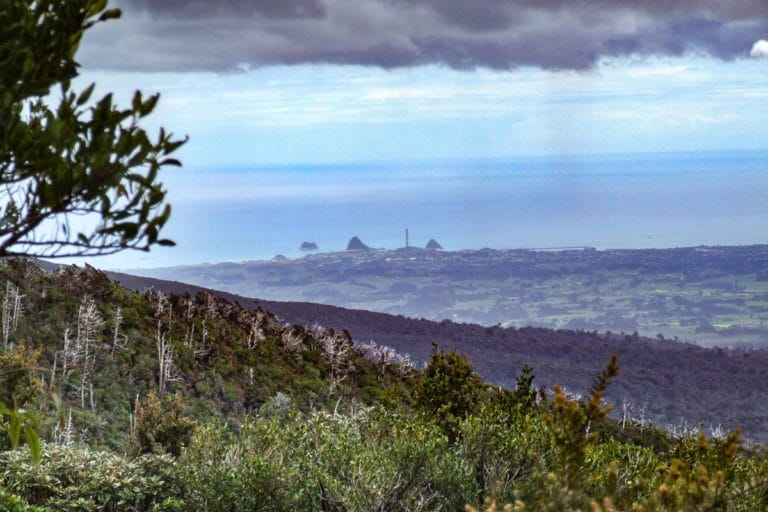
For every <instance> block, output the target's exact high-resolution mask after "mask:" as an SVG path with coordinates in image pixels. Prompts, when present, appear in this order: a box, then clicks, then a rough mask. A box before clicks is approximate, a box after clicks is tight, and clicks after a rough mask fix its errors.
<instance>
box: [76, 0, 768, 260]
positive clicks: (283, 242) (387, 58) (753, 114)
mask: <svg viewBox="0 0 768 512" xmlns="http://www.w3.org/2000/svg"><path fill="white" fill-rule="evenodd" d="M111 5H112V6H114V7H120V8H121V9H122V10H123V16H122V18H121V19H120V20H115V21H111V22H108V23H104V24H98V25H97V26H95V27H93V28H92V29H90V30H89V31H88V33H87V34H86V35H85V37H84V39H83V42H82V45H81V48H80V52H79V53H78V58H79V59H80V61H81V63H82V68H81V70H80V71H81V76H80V77H79V78H78V79H77V81H76V85H77V86H78V87H84V86H85V85H86V84H88V83H90V82H92V81H93V82H96V84H97V86H96V91H97V93H101V94H104V93H106V92H114V93H115V99H116V101H117V103H118V104H125V103H128V102H129V101H130V98H131V96H132V94H133V91H134V90H135V89H141V90H142V91H144V92H145V93H147V94H149V93H153V92H159V93H160V94H161V99H160V102H159V106H158V108H157V110H156V111H155V112H154V113H153V115H152V116H151V117H149V118H147V120H146V123H145V126H146V127H147V128H148V129H149V130H150V131H153V130H155V129H157V128H159V127H160V126H163V127H164V128H165V129H166V130H167V131H170V132H173V133H175V134H177V135H182V136H183V135H189V142H188V143H187V144H186V145H185V146H184V147H182V148H181V150H180V151H179V152H178V155H177V156H178V157H179V158H180V159H181V160H182V161H183V163H184V165H185V168H184V169H181V170H177V169H170V170H168V171H167V172H165V173H163V175H161V180H162V181H164V182H165V184H166V186H167V188H168V190H169V195H168V199H169V202H170V203H171V204H172V206H173V208H174V211H173V214H172V217H171V221H170V224H169V225H168V228H167V230H166V231H165V232H164V233H163V235H164V236H167V237H169V238H172V239H176V241H177V242H178V243H179V245H178V247H176V248H175V249H171V250H167V249H164V248H158V249H155V250H153V251H152V252H150V253H149V254H144V253H130V254H126V255H119V256H116V257H110V258H102V259H93V260H90V262H91V263H92V264H94V265H96V266H100V267H105V268H136V267H142V266H158V265H167V264H177V263H178V264H181V263H190V262H203V261H221V260H235V261H240V260H248V259H253V258H271V257H272V256H274V255H275V254H278V253H280V254H285V255H287V256H291V254H290V251H291V250H297V248H298V245H299V244H300V243H301V242H302V241H315V242H317V243H318V244H320V249H321V250H332V249H335V250H340V249H343V248H344V246H345V244H346V241H347V240H348V239H349V238H350V237H351V236H353V235H357V236H359V237H361V239H362V240H363V241H364V242H366V243H368V244H369V245H371V246H385V247H392V246H393V244H394V243H396V242H395V241H396V240H399V239H401V238H402V232H403V230H404V229H405V228H406V227H409V228H411V229H412V232H413V234H414V235H413V237H414V240H415V239H417V237H418V236H423V238H424V243H426V240H428V239H429V238H435V239H437V240H438V241H440V243H442V244H443V245H444V246H445V247H446V248H450V249H461V248H479V247H482V246H491V247H494V246H496V247H525V246H530V245H532V244H535V245H542V244H544V245H562V244H565V245H592V246H596V247H611V246H614V247H628V246H633V247H645V246H669V247H674V246H682V245H689V244H693V245H701V244H717V243H734V242H735V243H760V242H765V240H764V239H763V236H764V235H763V232H764V231H765V225H766V224H768V187H766V185H765V180H766V178H765V176H766V175H768V156H766V155H768V139H766V137H765V126H768V82H766V80H765V77H766V71H768V69H767V66H768V11H766V9H765V5H764V2H755V1H749V2H742V1H736V0H732V1H723V2H713V1H712V2H710V1H707V2H690V1H688V0H684V1H680V2H673V3H671V4H665V7H664V8H663V9H661V8H657V7H658V6H653V5H651V4H647V3H644V2H628V3H622V4H621V5H618V4H610V3H605V2H597V1H594V2H579V3H572V2H565V1H555V2H547V3H543V4H542V3H539V4H537V3H533V2H525V1H510V2H503V3H494V4H490V3H486V2H469V3H467V2H466V1H465V0H461V1H460V2H457V1H454V0H446V1H444V2H434V1H432V0H416V1H414V2H394V3H393V2H387V1H385V0H360V1H359V2H353V3H349V2H342V1H339V0H286V1H285V2H279V3H274V2H249V1H246V0H227V1H226V2H214V1H209V0H202V1H199V2H190V3H186V4H184V3H181V4H179V3H171V4H168V3H167V2H160V1H158V0H115V1H113V2H111ZM719 152H722V154H724V155H740V156H739V158H741V159H742V162H741V164H740V165H742V164H745V162H746V161H747V160H749V158H753V160H754V161H751V162H748V166H750V169H751V170H750V171H749V172H748V173H746V174H745V172H744V171H743V169H742V170H740V171H739V172H737V173H736V174H732V173H729V170H728V169H727V168H723V167H717V166H715V167H717V169H716V170H713V171H712V174H707V173H706V172H704V173H698V174H696V176H695V177H693V178H692V177H690V176H688V177H686V175H685V173H686V172H694V171H695V172H698V171H697V170H696V169H695V166H694V168H692V169H688V170H685V169H681V168H678V172H679V173H682V174H679V175H678V176H677V177H676V180H675V181H674V183H667V182H666V181H665V177H664V175H663V173H659V172H658V169H657V168H656V163H659V162H662V161H666V160H669V159H676V158H680V157H681V156H680V155H683V156H682V157H683V158H694V159H696V158H700V157H701V155H705V156H706V157H707V158H711V159H714V160H717V159H718V158H720V156H719ZM526 155H540V156H538V157H528V156H526ZM627 155H633V156H632V157H631V158H630V159H629V160H627V159H626V156H627ZM744 157H746V158H744ZM622 159H624V162H622ZM550 160H551V161H555V162H565V163H566V164H568V165H572V169H571V170H572V171H573V172H572V173H571V174H569V175H568V178H567V179H560V178H557V179H555V178H552V176H551V175H549V174H547V172H546V169H538V171H535V172H538V173H540V174H539V175H538V176H539V178H540V179H538V178H537V179H535V180H534V179H528V181H527V182H524V183H521V184H519V186H518V187H515V186H513V185H514V184H513V181H511V180H512V178H514V175H513V174H508V175H505V173H507V172H508V171H509V168H506V170H502V171H500V170H499V169H504V166H505V165H506V164H507V163H509V162H522V163H521V166H522V167H526V166H527V167H526V168H528V169H535V168H536V162H540V161H550ZM611 160H616V161H618V162H619V164H618V165H617V167H627V168H628V169H625V171H626V172H631V173H635V175H637V176H638V178H637V180H639V181H637V183H636V184H635V185H641V186H640V188H639V189H638V191H637V194H636V195H635V196H633V195H632V194H631V190H626V189H624V188H622V187H624V186H626V183H624V184H622V183H618V182H615V181H611V179H608V178H606V175H605V174H603V175H600V176H601V177H600V179H597V180H596V181H595V182H592V181H591V180H592V179H593V178H594V176H595V174H590V169H589V166H587V165H584V162H591V163H594V162H604V161H611ZM627 161H629V162H635V163H634V164H631V165H626V166H625V165H624V163H625V162H627ZM473 162H475V163H476V162H481V163H480V164H479V165H481V167H482V166H486V167H484V169H485V171H484V170H483V169H479V170H478V169H475V170H472V169H471V168H470V167H471V166H472V165H474V164H473ZM637 162H641V163H642V162H644V164H642V165H641V164H638V163H637ZM494 166H496V167H494ZM356 167H363V168H366V169H368V171H367V173H361V172H359V171H357V170H355V168H356ZM446 169H448V171H446ZM451 169H452V170H451ZM713 169H714V168H713ZM603 171H604V170H603ZM603 171H601V172H603ZM451 172H454V173H458V174H461V173H464V174H463V175H461V176H459V175H458V174H451ZM488 173H491V174H492V175H488ZM494 173H495V174H494ZM641 175H642V176H641ZM643 176H644V177H643ZM550 178H552V179H550ZM739 180H742V182H741V183H739ZM625 181H626V180H625ZM630 181H631V180H629V181H627V182H630ZM635 185H633V186H635ZM531 186H533V187H534V188H533V189H531V188H530V187H531ZM483 187H485V188H483ZM425 191H438V192H439V193H437V194H434V193H429V194H426V193H425ZM521 191H522V192H521ZM462 192H464V193H465V196H466V197H471V199H472V200H465V201H462ZM399 193H401V194H402V197H403V198H404V199H403V202H402V204H399V203H398V202H397V199H396V198H397V197H398V196H397V194H399ZM483 193H484V194H485V195H483ZM345 194H353V195H352V196H350V197H353V198H355V197H356V198H358V199H360V201H358V203H354V201H353V202H352V203H350V204H349V205H347V210H345V209H344V207H343V206H340V205H339V201H340V200H342V199H344V197H345ZM409 194H411V195H409ZM413 194H422V196H424V197H423V199H424V200H423V201H421V203H419V202H418V201H417V200H416V199H414V197H413V196H412V195H413ZM425 194H426V195H425ZM440 194H442V196H443V199H444V200H445V201H443V202H441V201H440V200H439V198H437V197H436V195H440ZM505 194H506V195H505ZM519 194H528V196H525V197H529V196H530V195H531V194H533V195H534V196H535V195H536V194H539V195H540V196H541V198H542V201H541V204H536V203H533V202H526V200H524V198H523V197H522V196H520V195H519ZM729 194H730V195H731V196H733V199H729V198H728V197H727V196H728V195H729ZM654 195H655V196H658V197H659V198H660V200H659V201H658V205H657V206H658V208H654V203H653V196H654ZM676 195H677V196H682V197H684V198H685V200H684V201H683V204H682V205H679V204H677V203H676V201H675V196H676ZM448 196H450V197H448ZM486 197H491V198H492V200H491V201H486V200H485V199H484V198H486ZM637 197H639V198H641V199H640V201H639V204H636V203H638V201H637V200H636V198H637ZM362 198H365V201H363V199H362ZM584 198H588V199H589V200H591V201H592V202H593V204H594V207H593V210H594V211H597V212H598V213H597V214H593V213H592V212H591V211H590V206H589V203H587V202H585V201H586V199H584ZM605 198H608V201H607V203H608V204H603V203H605V202H606V200H605ZM610 198H614V199H610ZM322 201H325V204H326V206H327V205H331V206H330V207H328V208H324V207H323V206H322ZM510 202H518V203H520V205H521V206H520V208H518V209H515V208H514V207H510V206H509V205H508V203H510ZM257 203H260V204H261V206H259V205H258V204H257ZM494 208H495V209H496V210H498V211H501V212H502V213H501V214H499V216H500V217H501V221H499V222H501V223H499V222H496V221H498V219H496V221H494V222H491V223H490V224H488V225H486V226H482V225H481V224H482V222H484V221H485V220H487V219H491V220H494V217H493V215H494V213H493V209H494ZM686 208H687V210H686ZM625 209H629V210H632V212H633V213H632V214H631V215H630V214H627V213H626V212H624V210H625ZM665 212H669V216H668V218H665V217H664V215H665ZM431 214H434V215H435V218H436V221H435V222H433V223H432V224H430V222H429V216H430V215H431ZM611 216H614V217H616V219H615V220H616V222H613V223H611V222H609V221H610V220H611V219H610V217H611ZM518 221H520V222H518ZM523 221H524V223H521V222H523ZM503 223H506V224H507V225H509V226H511V229H514V230H516V232H517V236H512V235H509V236H500V235H498V233H499V232H500V231H501V230H502V228H503ZM655 224H659V226H660V227H659V228H658V229H656V228H655ZM303 227H306V228H307V229H306V233H305V232H303V231H302V228H303ZM449 228H453V231H454V232H455V233H454V232H452V231H451V230H450V229H449ZM472 229H473V230H474V231H476V233H475V234H472V233H469V231H470V230H472ZM622 230H623V231H622ZM332 231H333V232H332ZM550 242H551V243H550ZM294 247H295V248H296V249H292V248H294Z"/></svg>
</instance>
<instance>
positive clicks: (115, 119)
mask: <svg viewBox="0 0 768 512" xmlns="http://www.w3.org/2000/svg"><path fill="white" fill-rule="evenodd" d="M119 15H120V11H119V10H116V9H110V10H108V9H107V0H67V1H66V2H61V1H59V0H35V1H30V0H7V1H4V2H3V3H2V7H1V8H0V257H2V256H14V255H16V256H18V255H26V256H38V257H47V258H50V257H64V256H92V255H99V254H111V253H114V252H117V251H120V250H123V249H126V248H132V249H142V250H148V249H149V247H150V246H152V245H154V244H160V245H172V244H173V242H171V241H170V240H165V239H161V238H159V231H160V229H161V228H162V227H163V225H164V224H165V222H166V221H167V220H168V217H169V215H170V206H169V205H167V204H165V203H164V198H165V190H164V189H163V187H162V184H161V183H158V182H157V175H158V171H159V170H160V169H161V168H162V167H164V166H168V165H180V164H179V162H178V161H177V160H175V159H172V158H169V155H170V154H171V153H173V151H175V150H176V149H177V148H178V147H179V146H180V145H181V144H183V142H184V141H183V140H174V139H173V137H172V136H171V135H169V134H166V133H165V131H164V130H163V129H160V133H159V135H158V136H157V137H156V139H155V140H154V141H153V140H151V139H150V137H149V135H148V134H147V133H146V132H145V131H144V130H143V129H141V127H140V126H139V123H140V122H141V121H142V120H143V119H144V118H145V117H146V116H147V115H149V114H150V113H151V112H152V110H153V109H154V108H155V105H156V103H157V99H158V96H157V95H154V96H151V97H149V98H144V97H143V96H142V94H141V92H139V91H137V92H136V93H135V95H134V96H133V101H132V103H131V106H130V107H129V108H127V109H119V108H117V107H116V106H115V105H114V104H113V101H112V95H111V94H107V95H105V96H104V97H103V98H101V99H99V100H93V99H92V98H91V96H92V93H93V90H94V84H91V85H90V86H88V87H86V88H85V89H84V90H82V91H74V90H73V88H72V80H73V79H74V78H75V77H76V76H77V74H78V72H77V68H78V63H77V61H76V60H75V53H76V52H77V49H78V45H79V44H80V40H81V38H82V36H83V33H84V32H85V31H86V30H87V29H88V28H89V27H91V26H93V25H94V24H96V23H99V22H102V21H105V20H108V19H110V18H117V17H118V16H119ZM57 98H58V99H57Z"/></svg>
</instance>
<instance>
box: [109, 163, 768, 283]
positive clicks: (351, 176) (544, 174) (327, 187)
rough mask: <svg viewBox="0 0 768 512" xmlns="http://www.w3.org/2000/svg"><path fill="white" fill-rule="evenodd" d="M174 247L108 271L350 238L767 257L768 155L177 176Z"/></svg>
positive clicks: (265, 253)
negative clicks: (732, 248) (730, 248)
mask: <svg viewBox="0 0 768 512" xmlns="http://www.w3.org/2000/svg"><path fill="white" fill-rule="evenodd" d="M163 181H164V182H165V184H166V187H167V188H168V190H169V195H168V199H169V201H170V202H171V203H172V205H173V214H172V217H171V221H170V222H169V224H168V226H167V229H166V230H165V231H164V233H163V234H164V235H165V236H168V237H170V238H172V239H174V240H175V241H176V243H177V247H175V248H173V249H159V250H153V251H152V252H151V253H149V254H147V255H145V256H144V257H138V258H137V257H136V255H127V257H126V256H124V257H123V259H117V260H112V261H109V262H104V263H106V264H104V263H102V262H101V261H100V262H99V263H100V266H102V267H104V268H137V267H160V266H170V265H179V264H195V263H202V262H211V263H213V262H220V261H246V260H255V259H270V258H272V257H274V256H275V255H277V254H282V255H284V256H286V257H289V258H295V257H300V256H302V255H303V254H304V253H302V252H301V251H300V250H299V246H300V245H301V243H302V242H304V241H307V242H315V243H317V244H318V246H319V248H320V251H321V252H330V251H340V250H344V249H345V248H346V245H347V242H348V241H349V239H350V238H351V237H352V236H357V237H359V238H360V239H361V240H362V241H363V242H364V243H366V244H367V245H369V246H371V247H377V248H378V247H381V248H387V249H395V248H398V247H403V246H404V245H405V230H406V228H407V229H408V230H409V233H410V245H412V246H421V247H423V246H424V245H425V244H426V243H427V241H428V240H429V239H430V238H434V239H435V240H437V241H438V242H439V243H440V244H441V245H442V246H443V247H444V248H445V249H447V250H459V249H479V248H482V247H491V248H499V249H501V248H543V247H562V246H590V247H595V248H597V249H606V248H665V247H684V246H697V245H748V244H758V243H768V151H750V152H711V153H659V154H638V155H609V156H578V157H530V158H510V159H476V160H462V161H440V160H434V161H418V162H368V163H344V164H327V165H290V166H288V165H286V166H243V167H230V168H205V169H203V168H194V167H193V166H190V167H185V168H182V169H178V170H177V169H174V170H172V171H169V172H166V173H165V175H164V178H163Z"/></svg>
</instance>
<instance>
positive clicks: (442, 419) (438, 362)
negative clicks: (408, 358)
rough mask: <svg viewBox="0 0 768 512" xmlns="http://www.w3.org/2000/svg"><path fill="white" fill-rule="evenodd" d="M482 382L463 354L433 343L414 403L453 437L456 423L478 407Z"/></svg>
mask: <svg viewBox="0 0 768 512" xmlns="http://www.w3.org/2000/svg"><path fill="white" fill-rule="evenodd" d="M484 391H485V383H484V382H483V379H482V378H480V376H479V375H478V374H477V373H476V372H475V369H474V368H473V367H472V363H470V362H469V359H467V357H466V356H463V355H459V354H458V353H457V352H456V351H455V350H453V351H451V352H449V353H447V354H446V353H445V352H444V351H442V350H438V349H437V344H433V345H432V356H431V357H430V359H429V363H428V364H427V366H426V367H425V368H424V374H423V378H422V380H421V382H419V384H418V385H417V387H416V390H415V403H416V407H417V409H419V410H421V411H422V412H423V413H424V414H425V415H426V416H427V417H428V418H430V419H432V420H433V421H434V422H435V423H437V425H439V426H440V427H441V428H442V429H443V430H444V431H445V433H446V434H447V435H448V437H449V438H450V439H451V440H455V439H456V436H457V433H458V429H459V422H460V421H461V420H462V419H464V418H466V417H467V416H468V415H469V414H470V413H472V412H473V411H475V410H477V408H478V406H479V404H480V401H481V400H482V399H483V397H484Z"/></svg>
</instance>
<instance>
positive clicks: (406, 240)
mask: <svg viewBox="0 0 768 512" xmlns="http://www.w3.org/2000/svg"><path fill="white" fill-rule="evenodd" d="M405 248H406V249H407V248H408V228H405Z"/></svg>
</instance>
